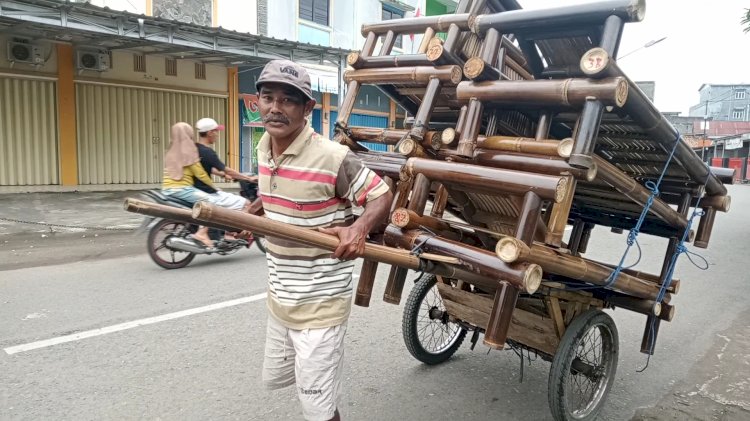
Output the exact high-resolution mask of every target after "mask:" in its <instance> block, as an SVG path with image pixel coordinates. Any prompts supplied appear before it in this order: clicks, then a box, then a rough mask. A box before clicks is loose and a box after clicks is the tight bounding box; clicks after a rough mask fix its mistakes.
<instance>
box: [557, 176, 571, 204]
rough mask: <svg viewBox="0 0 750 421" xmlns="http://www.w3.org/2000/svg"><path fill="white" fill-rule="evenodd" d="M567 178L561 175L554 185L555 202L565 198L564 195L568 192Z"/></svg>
mask: <svg viewBox="0 0 750 421" xmlns="http://www.w3.org/2000/svg"><path fill="white" fill-rule="evenodd" d="M568 187H569V186H568V178H567V177H562V178H561V179H560V181H558V182H557V186H556V187H555V203H560V202H562V201H563V200H564V199H565V195H566V194H567V193H568Z"/></svg>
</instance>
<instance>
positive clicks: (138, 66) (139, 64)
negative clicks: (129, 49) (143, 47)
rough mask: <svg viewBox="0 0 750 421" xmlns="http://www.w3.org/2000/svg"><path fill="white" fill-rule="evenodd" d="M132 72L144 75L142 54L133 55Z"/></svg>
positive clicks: (144, 68) (144, 64)
mask: <svg viewBox="0 0 750 421" xmlns="http://www.w3.org/2000/svg"><path fill="white" fill-rule="evenodd" d="M133 71H134V72H141V73H146V56H144V55H143V54H133Z"/></svg>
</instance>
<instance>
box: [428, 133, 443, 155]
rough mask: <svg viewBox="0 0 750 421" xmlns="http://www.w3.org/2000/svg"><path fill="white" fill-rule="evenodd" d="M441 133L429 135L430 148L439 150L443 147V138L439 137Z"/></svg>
mask: <svg viewBox="0 0 750 421" xmlns="http://www.w3.org/2000/svg"><path fill="white" fill-rule="evenodd" d="M442 135H443V134H442V133H438V134H436V135H433V136H432V137H430V148H432V149H433V150H436V151H439V150H440V149H441V148H442V147H443V140H442V139H441V137H442Z"/></svg>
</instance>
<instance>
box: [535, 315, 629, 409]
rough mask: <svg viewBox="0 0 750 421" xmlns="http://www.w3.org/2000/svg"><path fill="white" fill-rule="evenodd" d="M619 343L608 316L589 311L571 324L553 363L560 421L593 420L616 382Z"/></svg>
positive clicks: (552, 389)
mask: <svg viewBox="0 0 750 421" xmlns="http://www.w3.org/2000/svg"><path fill="white" fill-rule="evenodd" d="M618 353H619V342H618V338H617V327H616V326H615V322H614V320H612V318H611V317H609V315H608V314H606V313H603V312H602V311H600V310H588V311H586V312H584V313H582V314H580V315H579V316H577V317H576V318H574V319H573V321H572V322H571V323H570V325H569V326H568V327H567V329H566V330H565V334H563V337H562V340H561V341H560V346H558V347H557V352H556V353H555V357H554V359H553V360H552V368H551V369H550V372H549V386H548V392H547V393H548V398H549V406H550V409H551V410H552V416H553V417H554V418H555V420H557V421H568V420H593V419H595V418H596V417H597V415H598V413H599V411H600V410H601V409H602V407H603V405H604V401H605V399H606V397H607V394H608V393H609V389H610V388H611V387H612V382H613V381H614V380H615V371H617V354H618Z"/></svg>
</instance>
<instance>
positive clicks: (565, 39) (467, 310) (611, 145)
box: [334, 0, 730, 353]
mask: <svg viewBox="0 0 750 421" xmlns="http://www.w3.org/2000/svg"><path fill="white" fill-rule="evenodd" d="M644 13H645V4H644V2H643V1H639V0H611V1H604V2H600V3H595V4H586V5H576V6H564V7H557V8H554V9H546V10H522V9H521V8H520V6H519V5H518V3H517V2H516V1H515V0H494V1H491V0H473V1H472V0H462V1H460V2H459V4H458V7H457V10H456V12H455V14H452V15H444V16H427V17H417V18H406V19H400V20H397V21H386V22H379V23H375V24H371V25H364V26H363V28H362V35H363V36H365V39H366V40H365V43H364V46H363V47H362V50H361V51H359V52H355V53H352V54H350V56H349V58H348V64H349V66H350V67H351V68H352V69H351V70H348V71H347V72H346V73H345V75H344V80H345V82H346V84H347V91H346V95H345V97H344V100H343V105H342V107H340V108H339V111H338V119H337V121H336V134H335V136H334V140H335V141H337V142H340V143H342V144H345V145H347V146H349V147H350V148H351V149H352V150H353V151H354V152H356V153H357V154H358V155H359V156H360V157H361V158H362V159H363V160H364V162H365V163H366V165H367V166H368V167H369V168H371V169H372V170H374V171H376V172H378V173H379V174H380V175H381V176H383V177H385V178H386V180H387V181H388V182H389V183H390V185H392V186H393V190H394V192H395V199H394V203H393V205H392V213H391V218H390V221H389V222H390V224H389V225H388V227H387V228H386V230H385V236H384V241H385V245H387V246H391V247H396V248H399V249H403V250H416V253H419V252H426V253H432V254H433V255H439V256H445V257H446V258H454V259H457V260H458V261H459V262H461V263H460V264H459V266H463V268H462V269H463V270H466V271H469V272H472V273H474V274H475V276H486V277H489V278H491V279H494V281H493V282H491V283H490V284H487V283H486V282H484V283H477V282H475V281H474V280H472V279H466V278H464V279H462V278H461V277H460V276H453V277H452V278H453V279H458V280H460V281H462V282H465V283H468V284H472V285H473V286H474V291H477V290H478V291H480V292H481V294H480V295H482V296H483V297H484V299H485V301H486V303H485V304H477V302H478V301H477V294H466V291H467V290H468V288H466V287H465V286H464V287H463V290H457V289H456V288H451V287H450V286H447V284H443V285H440V292H441V295H442V296H443V299H444V301H445V302H446V305H447V306H449V312H451V315H452V316H456V318H460V317H458V316H463V317H473V318H475V319H476V318H477V316H476V314H477V310H479V308H478V307H481V308H483V309H484V311H483V312H481V313H482V316H481V317H479V319H481V320H468V321H471V322H476V323H480V327H481V328H483V329H485V340H484V342H485V344H487V345H490V346H492V347H496V348H502V347H503V345H504V344H505V342H506V340H507V339H508V338H509V337H508V334H509V333H508V332H509V331H510V332H516V334H515V335H517V334H518V333H517V332H518V331H519V329H518V328H517V327H518V326H515V327H514V326H513V323H514V322H513V320H514V319H518V317H514V316H513V315H514V314H516V316H518V315H519V314H521V313H522V314H523V316H524V317H527V316H529V315H530V316H535V317H536V316H538V317H539V318H540V319H539V320H536V322H538V323H539V324H541V325H544V326H547V327H548V328H549V330H550V332H552V336H553V337H558V338H559V335H560V334H561V331H562V330H564V326H565V324H566V322H569V321H570V319H571V318H572V317H573V316H574V315H575V313H576V310H578V311H580V310H582V309H583V308H586V307H588V306H591V305H599V306H602V307H615V306H616V307H623V308H627V309H629V310H632V311H636V312H640V313H643V314H645V315H647V317H648V323H647V328H646V329H645V330H644V331H645V332H644V339H643V343H642V347H641V351H642V352H645V353H652V352H653V342H654V340H655V337H656V333H657V332H658V324H659V321H661V320H667V321H669V320H671V319H672V317H673V316H674V307H673V306H672V305H671V304H670V301H671V298H672V294H676V293H677V291H678V290H679V280H674V279H665V277H666V274H667V262H668V261H669V259H670V258H671V256H672V254H673V253H674V251H675V248H676V247H677V245H678V243H679V238H680V237H681V236H682V234H683V232H684V231H685V230H686V229H687V228H688V216H689V213H690V211H691V209H690V208H691V206H695V204H696V203H697V201H698V198H701V201H700V206H701V207H702V208H703V210H704V212H705V214H704V215H703V216H702V217H701V218H700V222H699V223H698V226H697V232H695V233H694V232H692V230H691V232H690V237H689V239H690V241H692V243H693V245H694V246H695V247H703V248H705V247H707V245H708V242H709V239H710V236H711V230H712V226H713V222H714V219H715V214H716V212H717V211H721V212H726V211H728V210H729V205H730V198H729V196H727V190H726V188H725V187H724V186H723V184H722V180H725V181H726V175H725V174H721V176H722V178H721V179H720V178H719V177H717V176H716V175H714V174H713V171H711V169H709V168H708V167H706V166H705V165H704V164H703V163H702V162H701V160H700V159H699V158H698V157H697V156H696V155H695V153H694V152H693V151H692V150H691V149H690V147H689V146H688V145H687V144H686V143H685V142H684V141H682V140H679V136H678V133H677V132H676V130H675V129H674V128H673V127H672V126H671V125H670V124H669V122H667V120H666V119H665V118H664V117H663V116H662V115H661V114H660V113H659V112H658V110H657V109H656V108H655V107H654V105H653V104H652V103H651V102H650V101H649V100H648V99H647V98H646V96H645V95H644V94H643V92H641V90H640V89H639V88H638V87H637V86H636V85H635V84H634V83H633V82H632V81H631V80H630V79H629V78H628V77H627V76H626V75H625V74H624V73H623V72H622V71H621V70H620V69H619V67H618V66H617V63H616V61H615V59H614V57H616V55H617V49H618V46H619V43H620V38H621V36H622V31H623V27H624V25H625V24H626V23H629V22H638V21H640V20H642V19H643V16H644ZM409 33H424V37H423V40H422V42H421V45H420V47H419V50H418V52H417V53H416V54H403V55H392V54H391V49H392V47H393V43H394V41H395V39H396V37H397V36H398V35H401V34H409ZM377 45H379V46H380V47H379V50H378V52H377V54H376V53H375V50H376V46H377ZM362 84H372V85H377V86H378V87H379V88H380V89H381V90H382V91H383V92H385V93H386V94H387V95H389V96H390V97H391V98H392V99H393V100H394V101H396V102H397V103H398V104H399V105H400V106H401V107H402V108H403V109H404V110H406V112H407V113H408V114H409V116H413V119H412V122H411V124H410V125H409V126H408V127H406V128H403V129H373V128H367V127H351V126H349V125H348V120H349V116H350V115H351V112H352V109H353V106H354V103H355V99H356V97H357V92H358V89H359V87H360V86H361V85H362ZM359 142H375V143H383V144H387V145H393V149H394V150H395V153H377V152H370V151H368V150H367V148H365V147H363V146H361V145H360V143H359ZM675 142H677V143H676V146H675V147H674V150H675V152H674V159H673V160H672V161H671V162H670V164H669V165H668V166H667V169H666V174H665V177H664V181H663V182H662V184H661V186H660V195H659V196H658V197H657V198H655V199H654V200H653V205H652V206H651V208H650V210H649V212H648V215H647V217H646V220H645V223H644V224H643V227H642V228H641V232H644V233H647V234H652V235H657V236H661V237H666V238H669V239H670V242H669V246H668V247H667V250H666V254H665V258H664V262H665V263H664V268H663V270H662V272H661V273H660V274H648V273H643V272H636V271H633V270H625V271H623V272H622V273H621V274H620V275H619V277H618V278H617V279H616V280H614V282H611V283H609V285H608V287H607V288H604V287H602V288H591V289H587V290H586V292H570V291H567V290H566V289H569V287H570V285H575V284H581V285H584V286H593V287H595V286H604V285H606V284H608V277H609V276H610V274H611V273H612V270H613V268H614V265H611V264H606V263H600V262H595V261H592V260H589V259H586V258H585V257H582V254H584V253H585V251H586V248H587V246H588V239H589V237H590V234H591V230H592V229H593V228H594V227H595V226H597V225H599V226H606V227H610V228H611V229H612V230H613V231H614V232H621V231H622V230H628V229H631V228H632V227H633V226H634V225H635V223H636V221H637V219H638V217H639V215H640V213H641V211H642V209H643V208H644V206H645V205H646V203H647V201H648V200H649V196H650V195H651V191H650V190H649V189H648V188H647V187H646V183H647V182H649V181H651V182H655V181H656V180H657V179H658V177H659V175H660V173H661V171H662V169H663V167H664V166H665V165H666V164H667V159H668V156H669V153H670V152H671V151H672V149H673V146H674V145H675ZM704 186H705V187H704ZM428 200H431V201H432V203H433V206H432V210H431V211H430V212H429V214H426V213H425V208H426V204H427V201H428ZM446 213H450V214H451V215H453V216H455V217H458V218H459V219H461V220H462V221H463V222H462V223H457V222H454V220H452V219H449V218H447V217H446V215H445V214H446ZM568 225H572V232H571V234H570V236H568V237H567V239H566V238H564V234H565V228H566V226H568ZM413 253H414V252H413ZM490 262H494V265H493V264H490ZM498 262H500V263H501V265H500V266H498ZM615 263H616V262H615ZM521 265H538V266H539V267H540V268H541V269H542V270H543V278H544V281H545V282H544V283H542V285H541V286H540V287H539V289H538V290H537V291H536V292H535V293H533V294H534V295H533V296H535V297H538V296H542V297H543V298H542V300H543V301H544V303H545V304H546V305H544V306H543V307H544V308H546V312H545V311H541V312H540V311H538V310H539V309H538V308H534V306H533V305H531V306H529V305H527V304H526V303H528V302H529V300H526V299H519V298H523V297H526V296H529V295H532V293H530V291H528V290H524V289H523V288H519V284H518V282H517V281H518V278H517V276H516V277H513V276H511V273H516V272H518V271H519V270H520V268H522V267H524V266H521ZM525 268H526V269H528V266H525ZM376 269H377V262H376V261H373V260H367V261H366V262H365V265H364V267H363V269H362V273H361V274H360V281H359V289H358V291H357V295H356V298H355V303H356V304H358V305H362V306H367V305H368V303H369V300H370V295H371V292H372V284H373V282H374V278H375V272H376ZM405 276H406V269H405V268H404V267H396V266H394V267H392V269H391V271H390V274H389V277H388V282H387V285H386V291H385V295H384V300H385V301H387V302H390V303H399V302H400V299H401V292H402V290H403V287H404V282H405ZM665 283H667V284H668V285H669V286H668V288H667V293H666V295H665V298H664V299H663V300H662V302H656V299H657V295H658V293H659V289H660V287H661V285H662V284H665ZM566 286H567V287H566ZM573 289H575V288H573ZM560 294H567V295H566V297H568V298H570V296H576V297H579V299H577V300H569V299H567V300H566V301H565V303H566V305H567V306H569V307H570V308H568V309H562V310H561V309H560V308H559V303H558V305H555V302H557V299H556V298H555V296H556V295H557V296H559V295H560ZM580 297H585V298H584V299H581V298H580ZM581 302H586V303H588V304H587V305H586V306H583V305H582V304H581ZM566 310H569V311H566ZM456 313H459V314H456ZM544 313H548V314H544ZM472 315H473V316H472ZM542 319H544V320H542ZM651 326H656V328H650V327H651ZM554 332H557V335H555V334H554ZM511 336H513V335H511ZM537 342H538V343H547V345H546V349H541V350H542V351H546V352H551V353H554V346H555V342H554V341H548V342H544V341H537ZM535 343H536V342H535ZM537 349H538V348H537Z"/></svg>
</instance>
